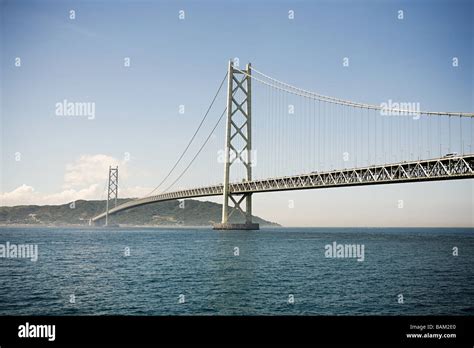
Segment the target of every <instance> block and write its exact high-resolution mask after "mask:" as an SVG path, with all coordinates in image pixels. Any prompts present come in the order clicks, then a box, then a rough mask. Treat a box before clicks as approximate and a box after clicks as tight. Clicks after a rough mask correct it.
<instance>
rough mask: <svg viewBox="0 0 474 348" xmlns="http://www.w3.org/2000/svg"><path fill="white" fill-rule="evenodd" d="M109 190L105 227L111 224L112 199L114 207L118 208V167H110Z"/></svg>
mask: <svg viewBox="0 0 474 348" xmlns="http://www.w3.org/2000/svg"><path fill="white" fill-rule="evenodd" d="M107 186H108V188H107V205H106V209H105V226H108V224H109V201H110V200H111V199H113V200H114V207H116V206H117V198H118V166H117V167H115V168H112V166H109V181H108V185H107Z"/></svg>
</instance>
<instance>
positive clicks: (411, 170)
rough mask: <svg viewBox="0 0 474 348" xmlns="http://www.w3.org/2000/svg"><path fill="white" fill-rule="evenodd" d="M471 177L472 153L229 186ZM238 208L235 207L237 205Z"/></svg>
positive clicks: (267, 188) (215, 189) (248, 189)
mask: <svg viewBox="0 0 474 348" xmlns="http://www.w3.org/2000/svg"><path fill="white" fill-rule="evenodd" d="M469 178H474V154H470V155H464V156H457V157H451V158H445V157H444V158H435V159H431V160H423V161H411V162H402V163H393V164H385V165H379V166H371V167H361V168H352V169H342V170H333V171H327V172H319V173H318V172H311V173H307V174H301V175H293V176H285V177H278V178H270V179H264V180H252V181H243V182H237V183H229V190H230V192H231V193H232V195H242V196H243V197H245V195H247V194H251V193H260V192H273V191H293V190H307V189H321V188H329V187H344V186H362V185H382V184H398V183H409V182H422V181H440V180H454V179H469ZM223 192H224V186H223V184H219V185H214V186H206V187H199V188H193V189H187V190H180V191H174V192H168V193H163V194H159V195H155V196H150V197H145V198H140V199H135V200H132V201H129V202H126V203H124V204H121V205H119V206H117V207H115V208H112V209H110V210H109V215H110V214H115V213H118V212H120V211H124V210H127V209H131V208H136V207H139V206H142V205H146V204H153V203H157V202H163V201H169V200H174V199H185V198H196V197H208V196H220V195H222V194H223ZM237 206H238V205H237ZM105 216H106V212H104V213H102V214H100V215H97V216H96V217H94V218H93V219H92V221H93V222H96V221H99V220H101V219H103V218H105Z"/></svg>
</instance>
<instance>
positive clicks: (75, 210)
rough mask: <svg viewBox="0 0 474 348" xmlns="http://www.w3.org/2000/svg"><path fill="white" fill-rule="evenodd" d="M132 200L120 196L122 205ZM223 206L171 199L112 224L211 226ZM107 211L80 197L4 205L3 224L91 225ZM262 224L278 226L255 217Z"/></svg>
mask: <svg viewBox="0 0 474 348" xmlns="http://www.w3.org/2000/svg"><path fill="white" fill-rule="evenodd" d="M128 200H130V199H119V200H118V204H121V203H124V202H126V201H128ZM221 207H222V206H221V205H220V204H217V203H213V202H202V201H197V200H185V201H181V202H180V201H177V200H173V201H167V202H160V203H155V204H149V205H145V206H141V207H137V208H133V209H129V210H126V211H122V212H119V213H117V214H115V215H113V216H111V217H110V219H109V223H111V224H120V225H134V226H173V225H175V226H210V225H212V224H213V223H214V222H219V221H220V218H221V214H222V211H221ZM104 210H105V201H85V200H79V201H76V202H74V203H73V204H63V205H43V206H38V205H23V206H15V207H0V224H2V225H55V226H61V225H88V223H89V219H90V218H91V217H93V216H95V215H97V214H99V213H101V212H103V211H104ZM240 218H241V216H240V213H239V212H237V211H236V212H234V213H233V215H232V216H231V218H230V222H238V220H239V219H240ZM253 220H254V222H257V223H259V224H261V225H267V226H269V225H273V226H278V224H276V223H272V222H269V221H266V220H263V219H261V218H259V217H256V216H254V218H253Z"/></svg>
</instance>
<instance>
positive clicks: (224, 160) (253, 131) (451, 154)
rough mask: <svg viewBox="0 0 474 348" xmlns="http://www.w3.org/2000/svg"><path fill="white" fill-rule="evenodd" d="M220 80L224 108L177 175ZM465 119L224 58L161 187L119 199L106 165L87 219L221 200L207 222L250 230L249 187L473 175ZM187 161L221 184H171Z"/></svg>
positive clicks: (114, 173) (469, 123)
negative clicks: (305, 83)
mask: <svg viewBox="0 0 474 348" xmlns="http://www.w3.org/2000/svg"><path fill="white" fill-rule="evenodd" d="M225 81H227V93H226V94H225V95H224V96H225V103H226V107H225V108H224V110H223V111H222V112H221V113H220V116H219V117H218V118H217V120H216V122H215V123H214V124H213V126H212V125H211V129H210V131H209V133H208V135H207V137H205V139H204V141H203V142H202V144H201V146H200V147H199V148H198V149H197V151H196V153H195V154H194V156H192V157H191V158H190V160H189V162H188V164H187V165H184V169H183V170H182V171H181V172H180V173H179V174H177V175H176V174H175V173H177V172H176V170H177V168H178V167H179V166H180V165H181V163H182V161H183V160H184V158H185V157H186V155H187V154H188V153H189V151H190V149H191V146H192V144H193V143H194V142H195V140H196V138H197V136H198V135H199V134H200V132H201V133H202V129H203V124H204V123H205V121H206V120H207V119H208V116H209V115H210V114H211V111H212V110H213V107H214V105H215V104H216V103H215V102H216V100H217V98H218V96H220V95H221V94H222V93H221V92H222V90H223V86H224V83H225ZM224 116H226V117H224ZM473 117H474V113H469V112H438V111H424V110H422V109H421V108H420V105H419V103H416V102H403V103H402V102H393V101H392V100H387V101H386V102H384V103H380V104H378V105H377V104H365V103H358V102H353V101H349V100H344V99H339V98H335V97H329V96H325V95H321V94H318V93H315V92H311V91H308V90H305V89H302V88H298V87H295V86H293V85H290V84H288V83H285V82H282V81H280V80H277V79H275V78H273V77H271V76H269V75H267V74H265V73H263V72H260V71H258V70H257V69H255V68H254V67H252V65H251V64H247V65H246V67H245V69H240V68H239V67H238V66H234V64H233V62H232V61H230V62H229V64H228V69H227V73H226V75H225V76H224V79H223V80H222V82H221V83H220V86H219V87H218V90H217V92H216V94H215V96H214V98H213V99H212V101H211V103H210V106H209V108H208V109H207V111H206V113H205V115H204V117H203V118H202V120H201V122H200V123H199V125H198V127H197V129H196V130H195V132H194V134H193V136H192V137H191V139H190V140H189V142H188V143H187V145H186V147H185V148H184V151H183V152H182V153H181V154H180V156H179V157H178V159H177V161H176V162H175V163H174V165H173V166H172V168H171V169H170V171H169V172H168V174H167V175H166V176H165V177H164V178H163V179H162V181H161V182H160V183H159V185H158V186H157V187H156V188H155V189H154V190H153V191H151V192H150V193H149V194H148V195H146V196H145V197H141V198H137V199H133V200H130V201H128V202H126V203H123V204H120V205H117V196H118V168H110V169H109V178H108V190H107V205H106V210H105V212H103V213H101V214H99V215H97V216H95V217H94V218H92V219H91V222H94V223H97V222H99V221H101V220H105V225H107V224H108V219H109V216H110V215H113V214H116V213H118V212H121V211H124V210H127V209H131V208H136V207H139V206H142V205H146V204H153V203H157V202H162V201H167V200H177V199H186V198H196V197H206V196H222V197H223V204H222V219H221V222H220V223H216V224H215V225H214V228H215V229H223V230H235V229H246V230H255V229H258V228H259V226H258V224H256V223H253V222H252V195H253V194H254V193H263V192H275V191H288V190H307V189H320V188H330V187H343V186H359V185H381V184H395V183H413V182H423V181H442V180H443V181H444V180H453V179H457V180H458V179H471V178H473V177H474V153H473V151H472V150H473V149H472V146H473V143H474V141H473V138H474V131H473ZM223 120H225V122H222V121H223ZM222 123H224V124H223V125H222ZM220 126H223V129H222V131H223V133H224V135H225V141H224V148H223V149H222V150H218V151H214V150H212V149H211V150H209V151H208V155H207V160H210V161H207V162H206V161H205V160H204V158H206V152H205V149H206V148H208V147H209V146H210V145H209V144H210V143H211V142H212V141H210V140H211V139H212V138H213V136H215V133H217V132H218V131H219V130H220V128H219V127H220ZM257 154H258V156H257ZM197 159H199V162H196V160H197ZM194 163H202V164H203V165H204V166H205V167H206V174H205V175H206V176H209V177H210V176H211V175H213V174H214V173H219V172H220V173H222V170H223V180H221V182H220V183H217V184H212V185H203V186H195V185H193V186H192V187H190V188H183V189H174V190H172V188H173V187H174V185H175V184H176V183H178V182H179V181H180V180H181V179H182V178H183V177H184V176H185V175H186V174H187V173H189V172H190V171H189V170H190V168H191V167H192V166H193V164H194ZM216 165H217V166H218V167H213V166H216ZM191 173H192V171H191ZM221 175H222V174H221ZM173 176H176V177H175V179H174V180H173V181H172V182H171V183H168V184H167V187H166V188H165V189H162V190H161V191H160V192H156V191H158V190H159V189H160V188H161V187H162V186H163V184H164V183H166V182H167V181H171V178H172V177H173ZM111 200H112V201H113V200H114V201H115V205H114V207H111V204H109V203H110V201H111ZM233 214H240V216H241V220H242V221H241V222H233V223H231V222H230V217H231V216H232V215H233Z"/></svg>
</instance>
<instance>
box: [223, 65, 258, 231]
mask: <svg viewBox="0 0 474 348" xmlns="http://www.w3.org/2000/svg"><path fill="white" fill-rule="evenodd" d="M251 85H252V82H251V69H250V63H249V64H247V66H246V67H245V70H243V72H242V71H240V70H239V69H236V68H234V65H233V63H232V61H229V65H228V74H227V126H226V135H225V147H224V187H223V202H222V220H221V223H220V224H215V225H214V229H215V230H258V229H259V225H258V224H257V223H252V193H245V194H240V195H236V194H233V193H232V192H231V190H230V186H229V178H230V169H231V167H232V166H233V165H237V164H239V163H240V164H242V165H244V166H245V169H246V170H245V172H246V178H244V180H247V181H251V180H252V88H251ZM244 201H245V208H242V207H241V206H240V205H241V203H243V202H244ZM230 203H232V205H233V207H231V206H230ZM229 208H233V209H232V210H230V209H229ZM244 209H245V211H244ZM235 211H238V212H239V213H240V214H241V215H242V216H243V217H244V218H245V223H230V222H229V218H230V217H231V215H232V214H233V213H234V212H235Z"/></svg>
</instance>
